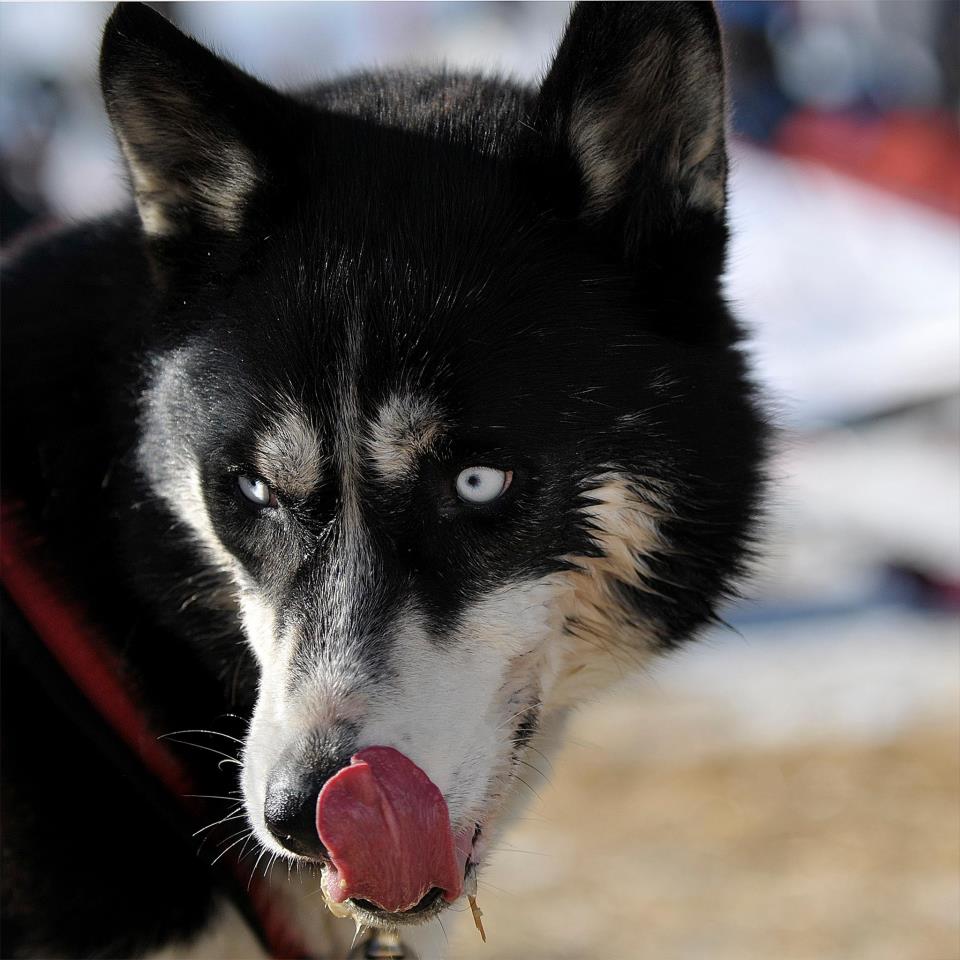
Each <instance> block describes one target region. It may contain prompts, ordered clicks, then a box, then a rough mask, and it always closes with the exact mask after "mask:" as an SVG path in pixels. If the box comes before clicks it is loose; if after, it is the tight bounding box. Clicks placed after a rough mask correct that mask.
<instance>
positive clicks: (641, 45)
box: [535, 2, 727, 255]
mask: <svg viewBox="0 0 960 960" xmlns="http://www.w3.org/2000/svg"><path fill="white" fill-rule="evenodd" d="M535 125H536V126H537V127H538V129H539V132H540V134H541V136H543V137H545V138H546V140H547V142H548V143H549V144H550V146H551V149H553V150H554V151H559V152H560V153H561V154H562V155H563V157H564V158H565V160H566V162H567V163H568V165H570V167H571V168H572V169H573V171H574V179H575V181H576V182H575V186H573V187H572V192H574V193H575V194H576V197H575V200H574V202H573V205H574V207H575V211H576V213H577V215H578V216H579V217H581V218H582V219H583V220H584V221H586V222H588V223H590V224H592V225H595V226H599V227H601V228H605V229H610V230H612V231H613V232H614V234H615V237H616V241H615V242H617V243H618V244H620V245H625V247H626V252H627V253H628V255H630V254H632V253H635V252H636V248H637V247H638V246H640V245H642V244H643V243H645V242H648V241H651V240H657V241H661V240H663V239H664V238H665V237H666V236H669V235H675V234H677V233H679V232H682V231H684V230H686V229H687V228H692V229H695V230H699V229H702V228H703V227H706V228H707V229H708V230H710V229H711V227H713V228H716V227H719V228H720V232H721V233H722V232H723V223H724V210H725V204H726V179H727V156H726V145H725V126H726V97H725V92H724V70H723V52H722V47H721V41H720V29H719V25H718V23H717V17H716V13H715V11H714V9H713V6H712V4H710V3H680V2H666V3H654V2H648V3H600V2H594V3H580V4H578V5H577V7H576V8H575V9H574V11H573V14H572V15H571V17H570V22H569V24H568V26H567V31H566V33H565V35H564V37H563V40H562V42H561V44H560V48H559V50H558V51H557V55H556V58H555V60H554V62H553V65H552V67H551V68H550V71H549V73H548V75H547V77H546V79H545V80H544V82H543V85H542V87H541V89H540V94H539V97H538V101H537V108H536V114H535Z"/></svg>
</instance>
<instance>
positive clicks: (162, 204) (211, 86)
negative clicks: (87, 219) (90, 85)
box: [100, 3, 282, 238]
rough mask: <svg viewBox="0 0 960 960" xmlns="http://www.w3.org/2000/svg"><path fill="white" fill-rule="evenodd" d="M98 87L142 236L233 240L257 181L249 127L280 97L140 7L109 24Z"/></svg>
mask: <svg viewBox="0 0 960 960" xmlns="http://www.w3.org/2000/svg"><path fill="white" fill-rule="evenodd" d="M100 83H101V86H102V88H103V96H104V100H105V102H106V106H107V112H108V114H109V116H110V119H111V121H112V123H113V127H114V130H115V132H116V135H117V139H118V140H119V142H120V147H121V150H122V151H123V154H124V157H125V158H126V161H127V164H128V166H129V169H130V178H131V181H132V184H133V190H134V194H135V196H136V202H137V208H138V209H139V212H140V218H141V220H142V221H143V226H144V230H145V231H146V233H147V234H148V235H149V236H151V237H154V238H167V237H177V236H182V235H184V234H188V233H195V232H197V231H213V232H215V233H225V234H229V233H235V232H237V231H238V230H239V229H240V227H241V225H242V223H243V220H244V213H245V210H246V206H247V203H248V201H249V199H250V197H251V195H252V194H253V192H254V191H255V190H256V188H257V185H258V183H259V182H260V180H261V178H262V177H263V174H264V160H263V156H262V151H261V150H259V148H258V140H262V136H263V133H262V126H261V128H260V130H259V132H258V131H257V129H256V128H255V127H254V124H255V123H256V122H257V121H258V120H260V119H261V118H264V117H266V118H269V117H270V115H271V106H272V103H271V101H273V100H280V99H282V98H281V96H280V95H279V94H277V93H275V92H274V91H271V90H269V89H268V88H267V87H265V86H264V85H263V84H261V83H259V82H258V81H256V80H254V79H253V78H252V77H249V76H247V75H246V74H245V73H243V72H242V71H240V70H238V69H237V68H236V67H234V66H232V65H231V64H228V63H226V62H225V61H223V60H221V59H220V58H219V57H217V56H215V55H214V54H212V53H211V52H210V51H208V50H207V49H205V48H204V47H202V46H201V45H200V44H199V43H197V42H196V41H195V40H192V39H191V38H189V37H187V36H185V35H184V34H183V33H181V32H180V31H179V30H177V29H176V27H174V26H173V25H172V24H171V23H170V22H169V21H167V20H165V19H164V18H163V17H162V16H160V15H159V14H158V13H155V12H154V11H153V10H151V9H150V8H149V7H147V6H146V5H144V4H139V3H119V4H118V5H117V7H116V9H115V10H114V11H113V13H112V15H111V16H110V19H109V20H108V21H107V24H106V27H105V29H104V35H103V44H102V47H101V51H100ZM273 112H274V113H275V112H276V111H275V110H274V111H273Z"/></svg>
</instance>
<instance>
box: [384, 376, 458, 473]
mask: <svg viewBox="0 0 960 960" xmlns="http://www.w3.org/2000/svg"><path fill="white" fill-rule="evenodd" d="M442 430H443V421H442V419H441V416H440V411H439V409H438V408H437V406H436V404H435V403H434V402H433V401H431V400H429V399H427V398H424V397H418V396H415V395H413V394H403V393H394V394H392V395H391V396H390V398H389V399H388V400H387V402H386V403H384V404H383V406H381V407H380V409H379V410H378V411H377V416H376V417H375V419H374V421H373V422H372V423H371V424H370V427H369V430H368V437H367V451H368V456H369V458H370V461H371V463H372V464H373V466H374V469H375V470H376V471H377V472H378V473H379V474H380V476H381V477H384V478H387V479H395V478H399V477H405V476H408V475H409V474H410V473H411V472H412V470H413V468H414V467H415V466H416V463H417V460H418V458H419V457H421V456H422V455H423V454H424V453H426V452H427V451H428V450H429V449H430V447H431V445H432V444H433V443H434V441H435V440H436V439H437V437H438V436H439V434H440V433H441V431H442Z"/></svg>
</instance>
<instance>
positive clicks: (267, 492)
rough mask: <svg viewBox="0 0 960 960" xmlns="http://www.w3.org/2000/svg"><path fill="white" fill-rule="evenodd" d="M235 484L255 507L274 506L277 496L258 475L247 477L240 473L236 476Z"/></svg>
mask: <svg viewBox="0 0 960 960" xmlns="http://www.w3.org/2000/svg"><path fill="white" fill-rule="evenodd" d="M237 486H238V487H239V488H240V492H241V493H242V494H243V495H244V496H245V497H246V498H247V499H248V500H249V501H250V502H251V503H252V504H253V505H254V506H256V507H275V506H276V505H277V497H276V495H275V494H274V492H273V491H272V490H271V489H270V485H269V484H268V483H267V481H266V480H263V479H261V478H260V477H248V476H245V475H244V474H242V473H241V474H240V475H239V476H238V477H237Z"/></svg>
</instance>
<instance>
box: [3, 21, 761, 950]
mask: <svg viewBox="0 0 960 960" xmlns="http://www.w3.org/2000/svg"><path fill="white" fill-rule="evenodd" d="M101 80H102V87H103V94H104V99H105V102H106V107H107V111H108V113H109V116H110V120H111V122H112V124H113V128H114V130H115V132H116V137H117V140H118V141H119V144H120V147H121V150H122V153H123V156H124V158H125V162H126V166H127V170H128V172H129V179H130V183H131V186H132V192H133V196H134V200H135V209H131V211H130V213H129V214H122V215H118V216H114V217H111V218H109V219H105V220H102V221H99V222H95V223H87V224H82V225H80V226H77V227H74V228H71V229H67V230H64V231H62V232H58V233H55V234H53V235H47V236H43V237H38V238H34V239H33V240H32V241H31V242H29V243H27V244H21V245H20V248H19V249H18V250H17V251H16V252H15V253H14V254H12V255H11V256H10V258H9V262H8V265H7V268H6V276H5V289H4V293H3V298H4V301H3V306H4V317H3V321H4V337H5V341H4V351H3V354H4V356H3V360H4V376H3V388H4V404H3V408H4V409H3V412H4V475H3V481H4V490H5V496H6V497H7V498H8V501H9V500H10V498H13V499H14V500H15V501H16V502H17V503H18V504H19V505H20V508H21V509H22V510H23V511H24V512H25V514H26V516H28V517H29V519H30V523H31V524H32V528H33V529H35V530H36V531H37V532H38V533H39V534H40V535H41V536H42V538H43V542H44V549H45V551H46V553H47V555H48V556H49V557H50V558H52V560H54V561H55V562H56V563H57V565H58V570H60V572H61V574H62V575H63V579H64V582H65V583H66V584H68V589H69V591H70V593H71V595H72V596H73V597H75V598H79V599H80V600H81V601H82V603H83V606H84V610H85V611H86V616H87V617H88V619H89V621H90V622H92V623H95V624H96V626H97V628H98V629H99V630H100V631H101V633H102V634H103V636H105V637H107V638H108V640H109V641H110V642H111V643H112V644H113V645H114V647H115V651H116V654H117V656H118V657H120V658H122V662H123V665H124V666H123V672H124V674H125V678H126V679H127V680H128V681H130V682H131V683H132V684H133V685H134V686H135V689H136V691H137V695H138V697H139V700H140V703H141V705H142V709H143V711H144V712H145V714H146V715H147V716H148V717H149V719H150V722H151V724H152V725H153V727H154V728H156V729H157V730H159V731H175V730H181V729H186V728H189V729H191V730H204V731H207V730H214V731H222V732H224V734H225V736H227V737H228V738H230V739H224V740H223V741H221V742H220V743H218V742H217V741H216V740H211V739H206V740H203V741H202V742H201V745H206V746H207V747H209V748H210V749H213V750H214V751H216V750H222V751H223V754H224V756H225V758H226V759H227V760H231V761H235V762H236V763H237V766H236V767H228V768H227V769H226V770H225V771H224V772H223V773H222V774H221V775H220V777H221V779H220V780H219V781H218V784H219V789H218V790H214V791H213V792H215V793H218V794H221V795H225V796H235V797H236V799H237V801H238V808H237V811H236V812H235V814H233V817H234V820H233V825H234V826H237V827H238V828H244V829H246V832H241V833H240V834H239V839H237V840H235V841H231V842H233V843H240V841H241V840H242V841H243V846H242V847H240V848H238V852H239V851H241V850H242V851H243V852H244V855H245V856H246V857H247V858H248V860H247V862H248V863H249V864H251V865H252V864H253V863H255V862H258V859H259V858H260V857H263V856H266V857H268V858H269V859H277V858H280V859H281V862H282V861H283V860H286V861H289V862H290V864H291V865H294V866H295V867H296V868H297V869H295V870H293V877H294V881H296V878H297V875H298V872H299V874H300V875H307V876H308V877H310V879H311V883H308V884H305V886H306V887H311V889H312V890H317V889H319V888H321V887H322V889H323V891H324V893H325V895H326V900H327V901H328V902H329V903H330V904H331V906H332V907H333V908H334V909H335V910H336V912H337V913H338V914H341V915H344V914H345V915H346V916H347V919H346V921H340V920H333V919H330V920H329V922H327V921H322V920H321V919H320V917H321V916H328V915H327V913H326V911H325V909H324V905H323V898H321V897H319V896H317V897H313V898H312V899H310V898H309V897H307V898H305V899H304V900H303V902H302V903H301V904H300V906H299V907H298V906H297V905H296V904H295V903H294V901H293V899H292V898H291V897H292V895H291V897H288V899H287V900H286V901H285V902H286V903H287V905H288V906H289V907H290V909H291V916H293V917H294V919H293V921H292V922H293V923H294V925H295V927H296V933H297V935H298V936H299V937H300V938H301V939H302V940H303V941H304V942H305V943H306V944H307V947H308V949H309V950H310V951H311V952H312V953H314V954H315V955H317V956H320V955H323V956H329V955H331V954H334V955H335V954H337V952H338V951H341V950H344V951H345V950H346V949H348V946H344V944H347V945H348V944H349V941H350V937H351V936H352V934H353V932H354V926H353V923H351V922H350V920H351V919H352V920H355V921H358V922H361V923H362V924H364V925H366V926H367V927H379V928H394V929H399V930H400V931H401V935H402V936H406V935H407V931H408V926H407V925H410V928H409V930H410V933H409V935H410V942H411V943H415V944H417V946H418V949H419V950H420V951H421V954H422V955H423V956H424V957H426V956H431V955H433V954H432V953H431V951H432V950H434V947H432V946H427V945H425V944H427V939H426V937H427V934H423V936H422V937H421V939H419V940H418V939H417V938H418V937H420V936H421V934H420V933H418V932H417V931H414V930H413V929H412V925H413V924H423V925H424V927H423V929H428V928H431V927H433V928H435V927H436V926H437V924H435V923H431V922H430V921H432V919H433V918H434V917H436V916H437V915H438V914H439V913H440V912H441V911H442V910H444V909H445V908H446V907H448V906H449V905H450V904H451V903H452V902H454V901H456V900H457V899H458V897H460V896H462V895H463V894H464V893H468V892H469V891H470V889H471V885H472V883H473V882H474V881H475V877H476V874H477V871H478V870H481V869H482V868H483V864H484V862H485V859H486V855H487V850H488V848H489V845H490V841H491V838H492V837H495V836H496V835H497V833H498V832H499V831H500V830H501V829H502V828H503V826H504V824H505V823H507V822H508V821H509V818H510V816H511V815H512V813H513V812H514V811H515V809H516V807H517V804H518V802H519V801H520V800H521V799H522V795H521V793H520V791H519V790H518V789H517V773H518V771H519V766H518V765H519V764H520V762H521V761H522V760H523V758H524V756H525V753H526V751H527V750H528V749H531V748H536V749H539V750H548V749H549V748H550V747H551V746H552V744H553V743H554V742H555V741H556V740H557V738H558V736H559V734H560V732H561V728H562V726H563V722H564V717H565V715H566V713H567V711H568V709H569V708H570V707H571V706H572V705H575V704H577V703H579V702H581V701H582V700H583V699H584V698H585V697H587V696H593V695H594V694H595V693H596V692H597V691H598V690H599V689H600V688H602V687H604V686H605V685H606V684H608V683H609V682H610V681H611V680H613V679H615V678H617V677H620V676H621V675H622V674H623V673H624V671H625V670H627V669H629V668H630V667H632V666H634V665H636V664H639V663H642V662H643V661H644V660H646V659H647V658H650V657H654V656H656V655H658V654H662V653H664V652H667V651H670V650H671V649H672V648H674V647H676V646H677V645H678V644H680V643H682V642H684V641H686V640H688V639H690V638H691V637H693V636H694V635H696V634H697V632H698V631H699V630H701V628H703V627H704V626H705V625H707V624H709V623H710V622H711V621H713V620H715V619H716V616H717V614H716V611H717V606H718V604H719V603H720V602H721V601H722V600H723V599H724V598H725V597H727V596H729V595H730V594H731V593H732V592H733V591H734V590H735V584H736V582H737V580H738V578H739V577H740V575H741V574H742V573H743V572H744V567H745V563H746V560H747V558H748V556H749V553H750V545H751V538H752V534H753V530H754V526H755V519H756V515H757V512H758V503H759V497H760V489H761V474H762V467H761V464H762V455H763V448H764V443H765V432H766V431H765V428H764V425H763V418H762V416H761V414H760V412H759V410H758V403H757V400H756V395H755V390H754V388H753V387H752V386H751V383H750V380H749V377H748V374H747V372H746V364H745V360H744V357H743V355H742V354H741V352H740V350H739V349H738V341H739V340H740V337H741V331H740V329H739V327H738V325H737V323H736V321H735V319H734V318H733V317H732V316H731V314H730V312H729V310H728V308H727V306H726V304H725V302H724V299H723V296H722V293H721V274H722V271H723V268H724V250H725V244H726V239H727V227H726V222H725V202H726V182H727V157H726V149H725V93H724V79H723V56H722V48H721V38H720V31H719V28H718V24H717V20H716V16H715V13H714V11H713V9H712V7H711V6H710V5H708V4H699V3H643V4H628V3H623V4H620V3H617V4H606V3H589V4H583V5H581V6H577V7H576V8H575V9H574V11H573V13H572V15H571V17H570V21H569V24H568V26H567V29H566V32H565V34H564V36H563V39H562V42H561V43H560V46H559V49H558V51H557V54H556V57H555V58H554V60H553V63H552V65H551V66H550V68H549V70H548V71H547V73H546V76H545V79H544V80H543V82H542V83H541V84H540V86H539V87H538V88H535V89H533V88H527V87H523V86H520V85H517V84H515V83H512V82H509V81H504V80H502V79H497V78H491V77H484V76H478V75H472V74H471V75H467V74H460V73H454V72H377V73H360V74H355V75H351V76H348V77H346V78H343V79H339V80H335V81H333V82H330V83H326V84H324V85H322V86H317V87H312V88H310V89H307V90H303V91H298V92H288V93H281V92H277V91H276V90H273V89H271V88H269V87H267V86H264V85H263V84H262V83H260V82H258V81H257V80H255V79H253V78H252V77H250V76H248V75H247V74H245V73H243V72H241V71H240V70H239V69H237V68H236V67H234V66H232V65H231V64H229V63H227V62H225V61H224V60H222V59H220V58H219V57H217V56H215V55H214V54H212V53H210V52H209V51H207V50H206V49H204V48H203V47H201V46H200V45H199V44H198V43H196V42H195V41H194V40H192V39H190V38H188V37H187V36H185V35H183V34H182V33H180V32H179V31H178V30H177V29H175V28H174V27H173V26H172V25H171V24H169V23H168V22H167V21H166V20H164V19H163V18H162V17H161V16H160V15H158V14H157V13H155V12H153V11H151V10H150V9H149V8H147V7H145V6H140V5H134V4H121V5H120V6H118V8H117V9H116V10H115V12H114V13H113V15H112V16H111V18H110V20H109V22H108V24H107V26H106V30H105V33H104V38H103V47H102V58H101ZM18 649H19V648H18ZM27 659H28V658H27V657H25V656H21V654H20V653H17V652H13V653H11V652H8V654H7V658H6V663H5V667H6V669H5V670H4V681H5V691H4V697H3V707H4V733H5V735H6V737H5V741H6V742H5V746H4V757H3V762H4V767H3V774H4V782H5V794H4V804H5V809H4V817H5V831H4V852H5V857H6V860H5V867H4V873H3V880H4V901H5V903H4V910H5V914H4V919H5V927H4V934H5V944H4V955H5V956H50V955H58V956H71V957H78V956H133V955H144V954H150V953H157V952H158V951H159V953H160V955H163V956H174V955H186V956H199V955H201V953H203V951H204V950H207V951H208V952H211V953H212V952H216V950H219V951H220V953H221V954H222V955H233V956H236V955H238V953H237V952H236V951H239V950H240V947H239V946H237V944H238V943H239V942H240V941H238V940H234V941H230V942H229V943H230V945H227V944H228V940H227V937H228V931H227V927H228V925H229V921H231V920H237V917H238V915H237V914H236V911H234V910H233V908H232V907H230V906H229V905H228V902H227V899H226V897H225V895H224V893H223V889H222V886H221V885H220V883H219V881H218V879H217V877H216V876H215V875H214V874H211V872H210V870H209V866H210V862H211V860H212V859H213V857H212V854H213V853H214V852H215V851H216V850H217V847H216V846H215V845H214V844H210V845H208V846H205V847H202V848H201V850H200V852H199V854H198V851H197V846H198V843H199V842H200V839H199V838H198V839H191V837H190V832H191V830H190V829H189V827H188V826H186V825H185V823H184V822H180V821H178V819H177V817H176V816H174V815H167V813H169V811H168V812H167V813H164V814H161V813H160V812H159V811H160V810H161V808H162V805H157V804H155V803H154V802H153V801H154V799H155V798H151V797H148V791H146V792H145V789H144V787H143V784H141V783H138V782H137V778H136V777H135V776H131V775H128V774H127V773H125V772H123V771H122V770H121V769H120V768H119V767H118V765H117V764H116V763H115V761H114V759H113V758H112V756H111V755H110V753H109V751H105V750H102V749H100V748H99V747H98V745H97V742H96V739H95V738H92V737H90V736H88V735H87V733H86V729H87V728H86V727H85V725H84V724H83V723H80V722H75V720H74V717H75V715H76V714H75V712H74V709H73V707H72V706H70V700H71V698H70V696H69V695H68V694H67V693H66V692H63V691H59V690H58V689H56V688H55V685H51V684H49V683H44V682H41V681H40V680H39V679H38V676H39V675H38V674H37V672H36V671H34V670H32V669H31V668H30V666H29V664H28V663H27ZM77 709H78V710H79V709H80V708H79V707H78V708H77ZM238 718H239V719H238ZM228 731H230V732H228ZM637 735H638V736H643V735H644V734H643V731H638V732H637ZM197 736H198V735H195V736H194V739H197ZM188 739H189V738H188ZM198 742H199V741H198ZM230 744H233V745H234V746H237V750H236V751H234V750H233V749H231V748H230V747H229V745H230ZM224 745H227V746H224ZM183 753H184V754H186V753H187V751H183ZM213 759H214V761H216V759H217V757H214V758H213ZM185 762H186V761H185ZM198 769H199V768H198ZM204 769H206V768H204ZM231 770H237V771H238V777H237V779H235V780H234V781H233V782H230V771H231ZM212 775H216V771H215V770H214V771H212ZM201 777H202V775H201ZM231 790H232V791H233V792H230V791H231ZM365 803H366V806H364V804H365ZM226 809H227V810H229V808H226ZM214 819H217V816H216V815H215V816H214ZM224 819H225V820H227V821H228V825H229V819H230V815H226V816H224ZM224 849H226V848H225V847H224ZM264 862H267V861H264ZM260 872H261V873H262V872H263V870H262V865H261V868H260ZM287 875H288V870H287V869H286V868H284V869H283V870H277V871H276V872H275V874H273V877H274V879H273V881H272V882H274V883H275V884H276V885H277V887H278V888H283V887H285V886H286V885H287ZM281 876H282V879H280V878H281ZM311 885H312V886H311ZM278 896H281V897H283V896H287V895H286V894H284V893H282V891H281V892H279V893H278ZM291 904H292V906H291ZM344 924H345V926H346V927H347V934H346V936H345V939H343V938H344V934H343V932H342V931H341V927H342V926H344ZM239 935H240V934H238V936H239ZM437 949H439V948H437ZM177 951H180V952H181V953H180V954H177Z"/></svg>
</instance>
